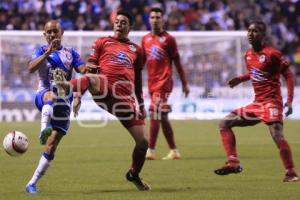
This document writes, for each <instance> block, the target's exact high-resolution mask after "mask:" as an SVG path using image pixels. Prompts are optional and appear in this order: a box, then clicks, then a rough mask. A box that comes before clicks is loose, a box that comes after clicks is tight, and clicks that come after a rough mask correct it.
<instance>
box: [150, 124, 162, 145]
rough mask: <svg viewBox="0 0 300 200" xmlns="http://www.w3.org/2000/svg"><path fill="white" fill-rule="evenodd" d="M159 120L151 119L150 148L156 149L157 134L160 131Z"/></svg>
mask: <svg viewBox="0 0 300 200" xmlns="http://www.w3.org/2000/svg"><path fill="white" fill-rule="evenodd" d="M159 126H160V123H159V120H154V119H151V120H150V137H149V148H150V149H155V146H156V141H157V136H158V132H159Z"/></svg>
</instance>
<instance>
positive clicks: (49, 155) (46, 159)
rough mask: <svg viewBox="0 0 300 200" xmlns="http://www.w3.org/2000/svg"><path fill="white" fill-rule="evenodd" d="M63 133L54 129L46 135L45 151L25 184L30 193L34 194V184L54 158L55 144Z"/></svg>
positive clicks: (35, 190)
mask: <svg viewBox="0 0 300 200" xmlns="http://www.w3.org/2000/svg"><path fill="white" fill-rule="evenodd" d="M63 135H64V134H63V133H60V132H58V131H56V130H52V134H51V135H50V136H49V137H48V140H47V143H46V146H45V151H44V153H43V154H42V156H41V158H40V161H39V163H38V166H37V168H36V170H35V171H34V173H33V176H32V178H31V179H30V181H29V182H28V184H27V185H26V191H27V192H29V193H31V194H36V193H37V189H36V184H37V182H38V180H39V179H40V178H41V177H42V176H43V175H44V174H45V172H46V171H47V169H48V168H49V166H50V164H51V162H52V160H53V159H54V154H55V151H56V148H57V145H58V144H59V142H60V140H61V138H62V137H63Z"/></svg>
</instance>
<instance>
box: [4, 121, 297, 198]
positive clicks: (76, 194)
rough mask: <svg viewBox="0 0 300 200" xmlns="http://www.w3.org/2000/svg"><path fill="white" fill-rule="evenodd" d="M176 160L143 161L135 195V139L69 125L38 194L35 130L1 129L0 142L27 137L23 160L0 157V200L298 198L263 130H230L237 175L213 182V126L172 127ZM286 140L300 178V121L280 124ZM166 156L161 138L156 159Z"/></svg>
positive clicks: (114, 126) (220, 157) (21, 126)
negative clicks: (130, 177) (29, 187)
mask: <svg viewBox="0 0 300 200" xmlns="http://www.w3.org/2000/svg"><path fill="white" fill-rule="evenodd" d="M172 124H173V127H174V130H175V134H176V140H177V145H178V147H179V149H180V151H181V154H182V160H176V161H162V160H155V161H146V163H145V167H144V170H143V172H142V174H141V177H142V178H143V179H144V180H145V181H146V182H148V183H149V184H150V185H151V187H152V190H151V191H147V192H140V191H137V190H136V189H135V187H134V186H133V185H132V184H131V183H129V182H127V181H126V180H125V173H126V172H127V170H128V168H129V166H130V163H131V151H132V149H133V145H134V143H133V140H132V139H131V137H130V136H129V134H128V133H127V132H126V130H125V129H124V128H123V127H122V126H121V124H120V123H119V122H116V121H114V122H109V123H108V125H107V126H105V127H103V128H82V127H80V126H79V125H78V124H76V122H73V124H72V126H71V129H70V131H69V133H68V135H67V136H66V137H64V138H63V140H62V142H61V144H60V145H59V147H58V150H57V153H56V158H55V160H54V162H53V163H52V165H51V167H50V169H49V170H48V172H47V174H46V175H45V176H44V177H43V178H42V179H41V180H40V182H39V184H38V189H39V194H38V195H30V194H27V193H26V192H25V185H26V183H27V181H28V180H29V179H30V178H31V176H32V173H33V171H34V170H35V168H36V165H37V162H38V160H39V158H40V155H41V152H42V150H43V147H42V146H41V145H39V143H38V130H39V123H38V122H35V123H0V134H1V137H0V138H1V139H3V138H4V135H5V134H6V133H7V132H9V131H11V130H19V131H22V132H24V133H26V135H27V136H28V137H29V140H30V147H29V150H28V152H26V153H25V154H24V155H23V156H21V157H10V156H8V155H7V154H6V153H5V152H4V151H3V149H1V150H0V180H1V181H0V200H27V199H43V200H48V199H64V200H67V199H70V200H93V199H105V200H107V199H108V200H118V199H120V200H126V199H128V200H133V199H139V200H140V199H143V200H147V199H153V200H168V199H170V200H182V199H184V200H188V199H197V200H198V199H204V200H210V199H212V200H215V199H230V200H234V199H237V200H240V199H243V200H246V199H251V200H253V199H255V200H257V199H263V200H267V199H272V200H274V199H278V200H279V199H280V200H284V199H289V200H293V199H295V200H296V199H297V200H298V199H299V198H300V182H299V183H283V182H282V179H283V177H284V171H283V166H282V163H281V161H280V159H279V153H278V150H277V149H276V146H275V144H274V143H273V141H272V139H271V137H270V135H269V132H268V129H267V127H266V126H265V125H263V124H261V125H257V126H254V127H247V128H236V129H234V130H235V132H236V138H237V144H238V153H239V156H240V160H241V162H242V165H243V167H244V171H243V172H242V173H241V174H236V175H235V174H234V175H228V176H224V177H221V176H217V175H215V174H214V173H213V170H214V169H215V168H217V167H220V166H221V165H222V164H223V163H224V161H225V157H224V152H223V147H222V146H221V141H220V138H219V134H218V129H217V127H218V122H217V121H173V122H172ZM285 136H286V138H287V139H288V141H289V142H290V145H291V147H292V151H293V155H294V160H295V164H296V166H298V169H299V173H300V122H299V121H286V122H285ZM167 152H168V148H167V145H166V141H165V139H164V138H163V136H162V134H161V133H160V136H159V139H158V146H157V156H158V158H161V157H163V156H164V155H166V154H167Z"/></svg>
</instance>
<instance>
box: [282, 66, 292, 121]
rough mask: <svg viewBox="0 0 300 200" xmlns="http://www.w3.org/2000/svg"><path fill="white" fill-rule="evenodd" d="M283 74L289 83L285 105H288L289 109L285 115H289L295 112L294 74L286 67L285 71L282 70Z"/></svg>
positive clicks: (287, 83)
mask: <svg viewBox="0 0 300 200" xmlns="http://www.w3.org/2000/svg"><path fill="white" fill-rule="evenodd" d="M281 74H282V76H283V77H284V79H285V80H286V85H287V96H288V97H287V101H286V103H285V104H284V106H285V107H287V111H286V113H285V116H288V115H290V114H292V113H293V107H292V102H293V98H294V87H295V85H294V75H293V73H292V72H291V70H290V69H289V68H286V69H285V70H284V71H282V72H281Z"/></svg>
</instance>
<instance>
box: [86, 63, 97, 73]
mask: <svg viewBox="0 0 300 200" xmlns="http://www.w3.org/2000/svg"><path fill="white" fill-rule="evenodd" d="M85 68H86V71H87V73H92V74H96V73H97V72H98V69H99V66H98V65H94V64H93V63H86V64H85Z"/></svg>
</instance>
